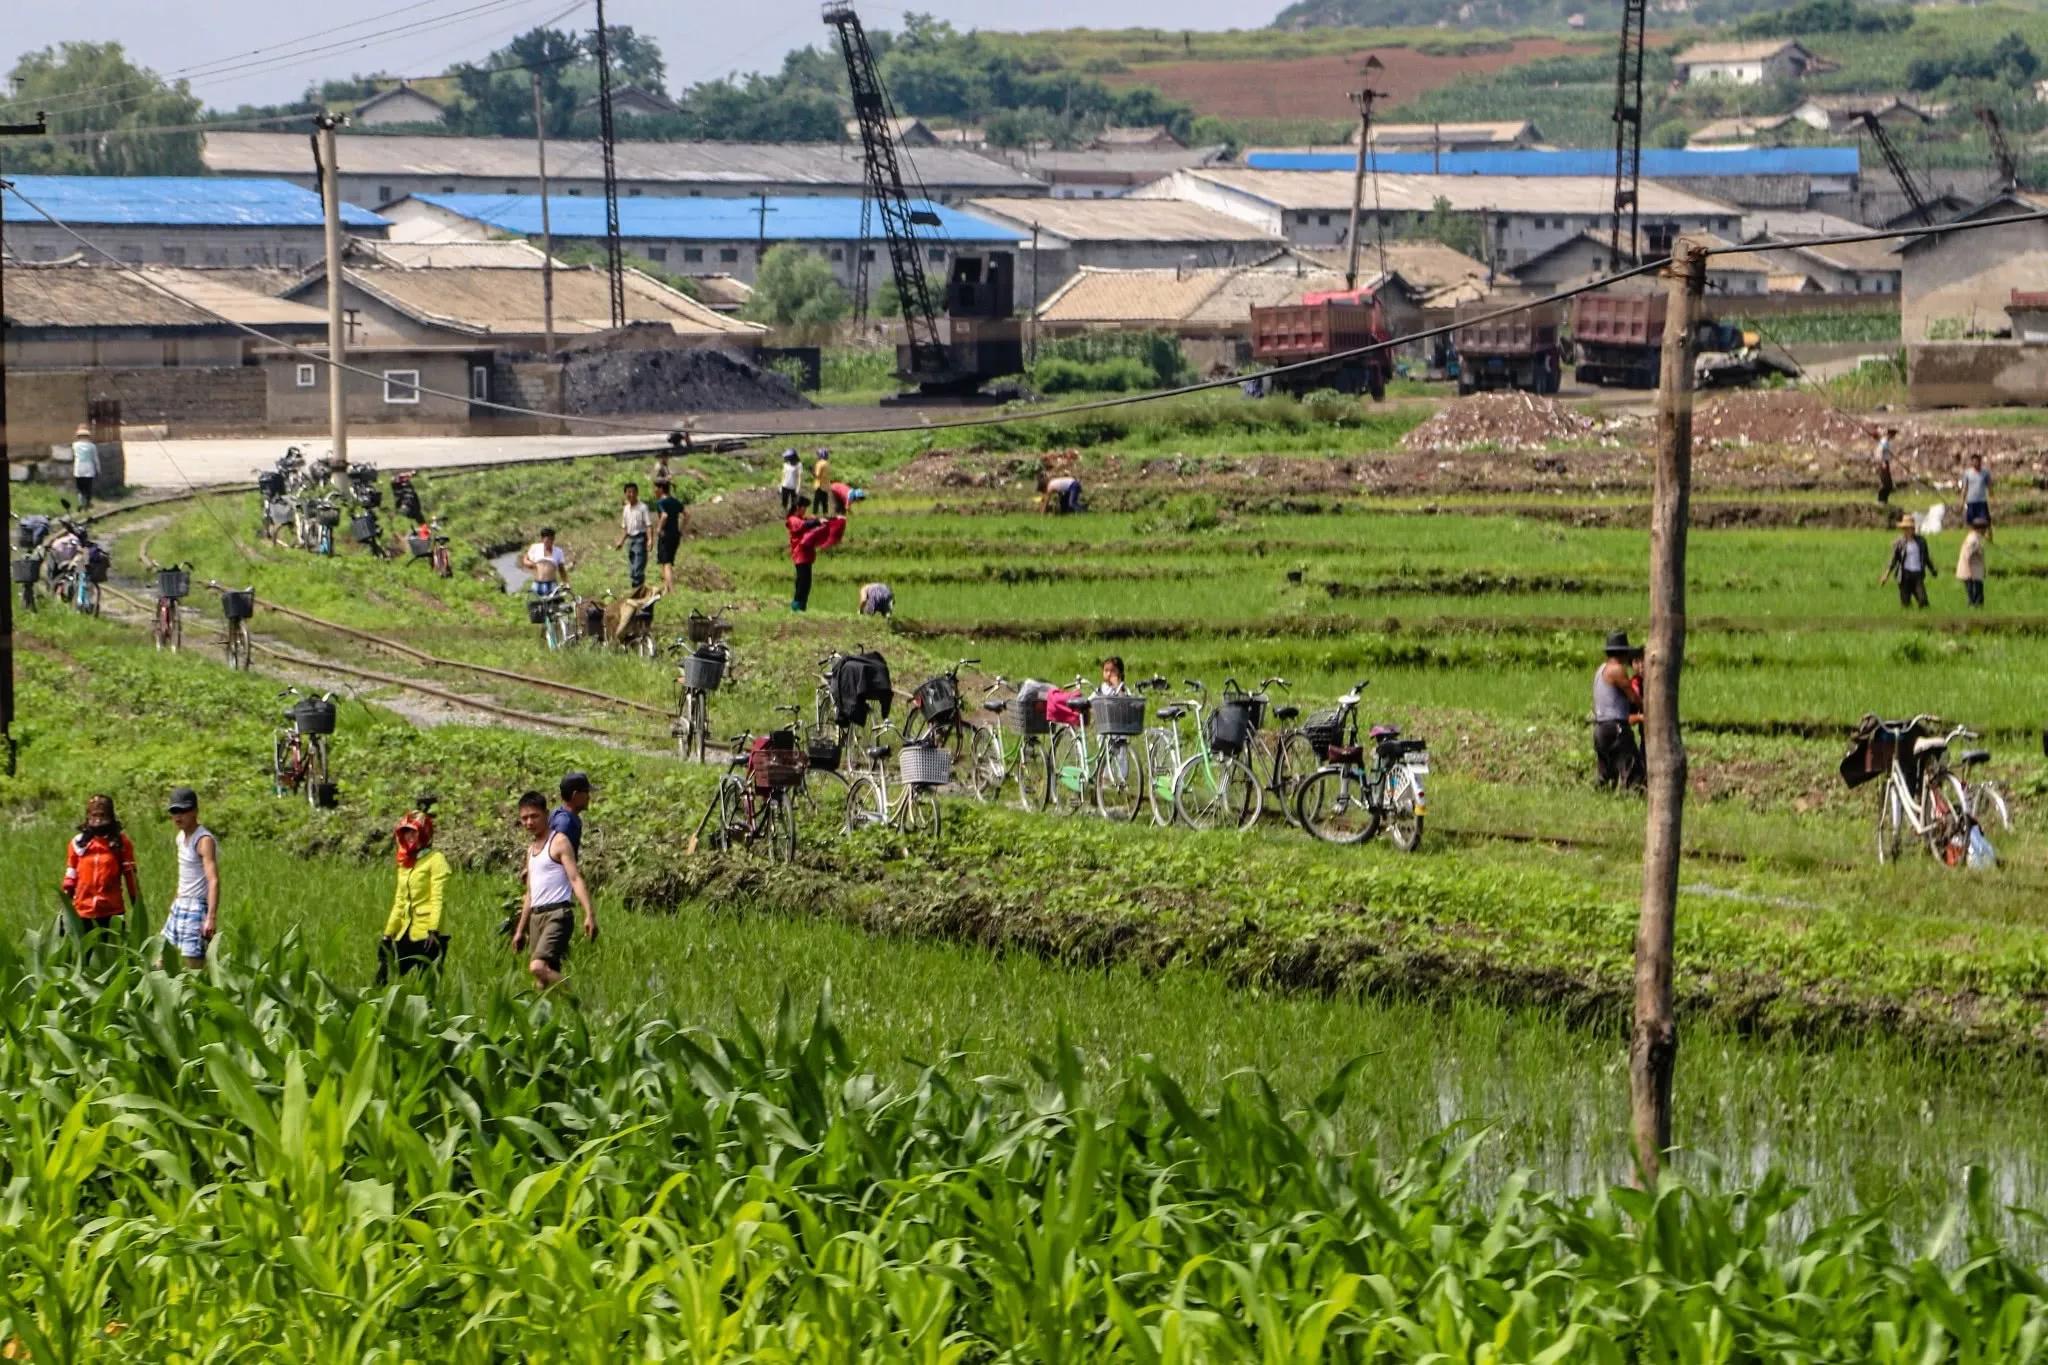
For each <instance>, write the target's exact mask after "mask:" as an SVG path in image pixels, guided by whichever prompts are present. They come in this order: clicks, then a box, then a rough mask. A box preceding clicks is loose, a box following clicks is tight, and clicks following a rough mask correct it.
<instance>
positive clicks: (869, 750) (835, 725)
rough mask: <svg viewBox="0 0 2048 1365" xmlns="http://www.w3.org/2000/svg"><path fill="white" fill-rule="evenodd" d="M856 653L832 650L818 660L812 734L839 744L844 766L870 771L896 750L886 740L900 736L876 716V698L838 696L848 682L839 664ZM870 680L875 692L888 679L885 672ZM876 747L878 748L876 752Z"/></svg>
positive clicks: (847, 768)
mask: <svg viewBox="0 0 2048 1365" xmlns="http://www.w3.org/2000/svg"><path fill="white" fill-rule="evenodd" d="M855 657H857V656H856V655H849V654H846V653H843V652H841V651H839V650H834V651H833V652H832V653H830V654H828V655H826V656H825V657H824V658H822V659H820V660H818V670H819V671H818V685H817V690H816V691H815V692H814V693H813V694H812V698H811V729H812V733H813V734H817V735H826V736H829V737H831V739H832V740H833V741H834V742H835V743H837V744H838V745H839V751H840V754H841V760H840V761H841V764H842V765H843V768H844V769H845V770H847V771H850V772H871V771H874V770H875V769H877V768H878V767H880V766H881V765H882V764H883V763H885V762H886V761H887V759H888V756H889V755H890V754H892V753H894V752H895V750H896V748H897V745H896V744H891V743H889V742H888V741H889V739H890V738H891V737H897V738H898V740H899V743H900V736H897V731H896V728H895V727H894V726H893V725H890V724H888V723H887V722H886V721H885V720H878V719H877V718H876V715H875V709H876V706H877V705H878V700H877V699H876V698H874V697H870V696H865V695H848V696H845V697H842V696H840V690H841V688H842V687H843V686H848V685H850V679H843V678H842V677H841V673H842V665H844V664H846V663H847V661H848V660H849V659H852V658H855ZM849 672H851V671H850V670H849ZM871 681H873V682H874V683H875V688H874V690H875V691H876V692H879V691H880V690H881V688H882V687H883V686H885V685H886V683H887V679H886V676H884V677H881V678H876V679H873V680H871ZM876 750H880V751H881V752H880V753H879V754H877V753H876V752H875V751H876ZM849 780H850V779H849Z"/></svg>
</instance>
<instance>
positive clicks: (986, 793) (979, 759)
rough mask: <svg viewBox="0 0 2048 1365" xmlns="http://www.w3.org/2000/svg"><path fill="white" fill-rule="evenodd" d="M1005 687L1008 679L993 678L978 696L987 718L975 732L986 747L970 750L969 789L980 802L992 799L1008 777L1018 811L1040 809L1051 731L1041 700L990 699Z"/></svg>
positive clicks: (1044, 793)
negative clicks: (972, 756)
mask: <svg viewBox="0 0 2048 1365" xmlns="http://www.w3.org/2000/svg"><path fill="white" fill-rule="evenodd" d="M1006 688H1009V689H1011V690H1014V687H1013V684H1012V683H1011V682H1010V680H1009V679H1008V678H1001V677H999V678H997V679H996V680H995V681H994V682H992V683H990V684H989V685H988V688H987V689H986V690H985V691H984V692H983V693H982V695H981V709H982V710H983V711H984V712H985V713H987V715H988V717H989V724H987V725H986V726H983V727H981V733H982V735H983V736H984V737H985V738H986V739H987V741H988V743H987V744H986V745H985V746H984V745H980V744H977V745H976V751H975V771H974V773H973V775H972V776H971V777H970V778H969V788H970V790H972V791H973V792H974V794H975V795H976V796H977V797H979V798H980V799H982V800H984V801H987V800H992V799H994V798H995V797H997V796H999V795H1001V794H1002V791H1003V789H1004V788H1005V787H1006V786H1008V785H1009V783H1010V781H1011V779H1012V778H1014V779H1016V784H1017V807H1018V809H1020V810H1031V811H1035V810H1043V809H1044V808H1045V803H1046V801H1047V799H1048V798H1049V796H1050V790H1049V789H1050V787H1051V785H1052V726H1051V725H1050V724H1049V723H1047V721H1046V718H1045V698H1044V697H1042V696H1039V697H1029V698H1022V699H1020V698H1017V697H1014V696H1012V697H1000V698H999V697H997V696H996V693H998V692H1000V691H1003V690H1004V689H1006Z"/></svg>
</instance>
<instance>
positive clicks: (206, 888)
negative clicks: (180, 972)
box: [158, 787, 220, 971]
mask: <svg viewBox="0 0 2048 1365" xmlns="http://www.w3.org/2000/svg"><path fill="white" fill-rule="evenodd" d="M168 809H169V812H170V816H171V824H172V826H173V827H174V828H175V829H176V830H177V832H178V834H177V849H178V891H177V894H176V895H175V896H173V897H172V898H171V913H170V915H169V916H168V917H167V918H166V919H165V920H164V932H163V940H164V942H165V943H167V944H169V945H170V946H171V947H173V948H175V949H177V950H178V956H179V957H181V958H183V959H184V961H185V967H186V969H187V970H188V971H198V970H199V969H200V968H201V967H204V966H205V965H206V948H207V945H208V944H209V943H211V942H212V941H213V935H214V932H215V931H216V930H217V929H218V928H219V927H220V918H219V917H220V848H219V844H218V843H217V842H216V841H215V839H214V837H213V831H212V830H210V829H208V828H207V827H206V826H204V825H202V824H200V823H199V794H198V793H197V792H195V791H193V790H192V789H191V788H190V787H177V788H174V789H173V790H172V792H171V799H170V802H169V806H168ZM158 965H162V963H161V962H160V963H159V964H158Z"/></svg>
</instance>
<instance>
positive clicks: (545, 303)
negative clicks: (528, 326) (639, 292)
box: [533, 71, 555, 356]
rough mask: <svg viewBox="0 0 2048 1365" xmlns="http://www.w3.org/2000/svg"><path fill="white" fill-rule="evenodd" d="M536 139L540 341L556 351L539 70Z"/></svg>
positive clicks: (551, 236) (552, 256)
mask: <svg viewBox="0 0 2048 1365" xmlns="http://www.w3.org/2000/svg"><path fill="white" fill-rule="evenodd" d="M533 140H534V146H535V150H536V152H537V153H538V155H539V157H540V253H541V262H540V342H541V349H542V350H543V351H544V352H546V353H547V354H548V355H550V356H552V355H553V354H554V353H555V234H554V231H553V229H552V228H551V227H550V226H549V224H548V121H547V116H546V115H545V114H544V113H543V112H542V111H541V106H540V72H538V71H536V72H534V73H533Z"/></svg>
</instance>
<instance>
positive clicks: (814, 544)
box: [786, 512, 846, 611]
mask: <svg viewBox="0 0 2048 1365" xmlns="http://www.w3.org/2000/svg"><path fill="white" fill-rule="evenodd" d="M786 525H787V526H788V528H789V562H790V563H792V564H794V565H796V591H795V592H794V593H793V594H792V595H791V597H790V599H789V609H790V610H791V611H808V610H809V609H810V605H811V565H812V564H813V563H815V562H816V561H817V558H818V553H819V551H821V550H829V549H831V548H832V547H833V546H834V545H837V544H838V543H839V538H840V537H841V536H842V535H844V534H845V533H846V518H845V517H807V516H804V515H802V514H801V513H796V512H792V513H791V514H790V516H789V520H788V522H787V523H786Z"/></svg>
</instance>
